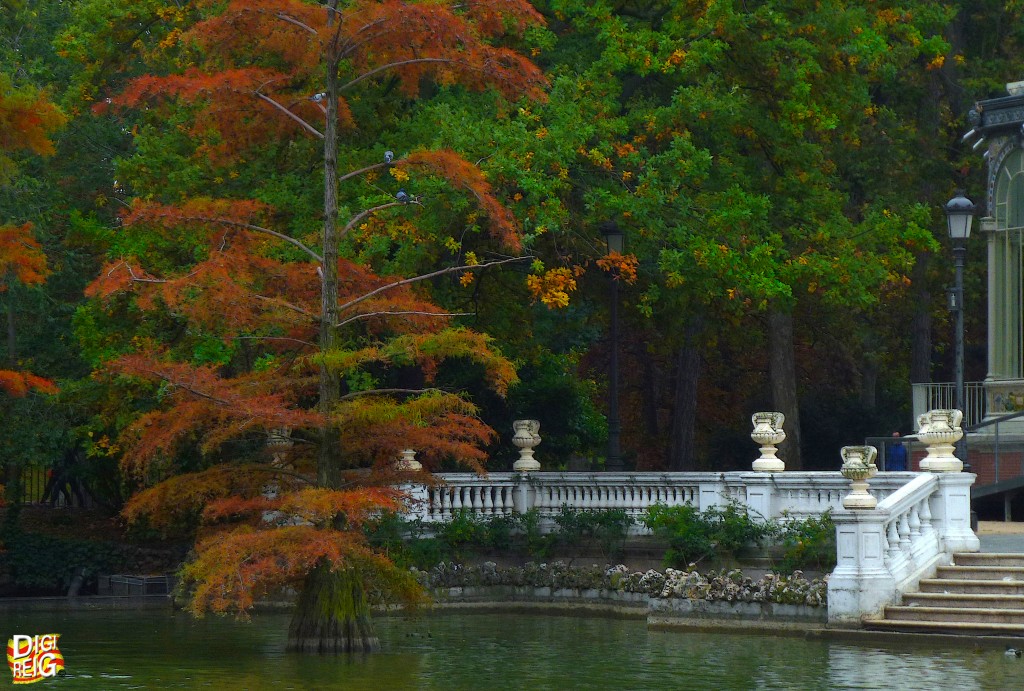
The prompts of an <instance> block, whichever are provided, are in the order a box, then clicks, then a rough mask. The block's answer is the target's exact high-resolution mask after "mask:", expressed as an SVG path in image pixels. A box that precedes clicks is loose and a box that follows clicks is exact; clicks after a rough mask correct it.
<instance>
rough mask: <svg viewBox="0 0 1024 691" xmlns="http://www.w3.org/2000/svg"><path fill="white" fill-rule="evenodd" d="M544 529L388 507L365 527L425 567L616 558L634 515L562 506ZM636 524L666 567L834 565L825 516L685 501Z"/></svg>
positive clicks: (531, 523) (654, 510) (375, 539)
mask: <svg viewBox="0 0 1024 691" xmlns="http://www.w3.org/2000/svg"><path fill="white" fill-rule="evenodd" d="M551 522H552V525H551V528H550V530H548V531H547V532H541V530H540V514H539V513H538V512H537V511H536V510H531V511H529V512H527V513H525V514H512V515H509V516H489V517H484V516H479V515H476V514H473V513H471V512H469V511H465V510H463V511H459V512H457V513H456V515H455V516H454V517H453V518H451V519H450V520H448V521H442V522H439V523H425V522H423V521H421V520H418V519H416V520H408V519H405V518H403V517H402V516H399V515H397V514H393V513H387V514H383V515H381V516H380V517H379V518H377V519H376V520H375V521H373V522H372V523H370V524H369V525H367V527H366V531H367V534H368V535H369V536H370V541H371V543H373V544H374V545H375V546H378V547H380V548H382V549H384V550H385V551H386V552H387V553H388V554H389V556H391V557H392V558H393V559H395V561H396V562H397V563H399V564H401V565H403V566H415V567H416V568H418V569H421V570H423V569H430V568H432V567H434V566H435V565H437V564H439V563H442V562H455V563H466V562H468V561H472V560H474V559H478V558H480V557H494V556H501V555H512V556H517V557H530V558H534V559H549V558H552V557H553V556H554V555H557V556H558V557H559V558H562V559H566V558H568V559H575V558H578V557H582V556H584V555H587V556H591V555H593V554H594V553H595V552H596V553H598V554H600V556H601V557H602V558H603V559H604V561H605V562H606V563H614V562H615V561H616V560H618V559H621V558H622V555H623V548H624V546H625V543H626V539H627V535H628V533H629V529H630V527H631V526H633V523H634V521H633V518H632V517H630V516H629V515H628V514H627V513H626V512H625V511H623V510H622V509H609V510H603V511H600V510H594V511H581V510H574V509H570V508H568V507H564V506H563V507H562V509H561V510H560V511H559V512H558V513H556V514H555V515H554V516H553V517H552V521H551ZM641 522H642V523H643V524H644V525H645V526H646V527H647V528H649V529H650V530H651V532H652V533H653V535H654V537H655V538H657V539H658V540H659V541H661V542H663V543H665V544H666V546H667V547H666V551H665V555H664V560H663V561H664V564H665V566H668V567H672V568H678V569H688V570H689V569H690V566H691V565H692V564H695V563H699V562H702V561H714V560H719V561H721V560H725V561H729V560H734V559H736V557H737V556H738V555H740V554H741V553H742V554H743V555H744V556H751V555H761V554H766V555H768V556H769V557H770V559H771V565H772V568H773V569H775V570H777V571H778V572H779V573H790V572H792V571H794V570H797V569H813V570H816V571H827V570H829V569H831V568H832V567H834V566H835V525H834V524H833V523H832V519H831V516H830V515H828V514H826V515H824V516H821V517H819V518H813V517H812V518H807V519H803V520H793V519H786V520H782V521H774V520H772V521H766V520H763V519H761V518H759V517H754V516H750V515H749V514H748V513H747V512H746V511H745V510H743V509H742V508H741V507H738V506H736V505H729V506H726V507H725V508H712V509H708V510H705V511H699V510H697V509H696V508H694V507H693V506H691V505H689V504H683V505H681V506H664V505H657V506H653V507H651V508H650V509H649V510H648V511H647V514H646V515H645V516H643V518H642V519H641Z"/></svg>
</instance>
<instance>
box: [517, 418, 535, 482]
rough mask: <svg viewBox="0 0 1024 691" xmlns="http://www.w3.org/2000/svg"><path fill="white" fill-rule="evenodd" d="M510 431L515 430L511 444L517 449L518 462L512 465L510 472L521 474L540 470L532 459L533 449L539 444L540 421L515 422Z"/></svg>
mask: <svg viewBox="0 0 1024 691" xmlns="http://www.w3.org/2000/svg"><path fill="white" fill-rule="evenodd" d="M512 429H513V430H515V435H513V437H512V443H513V444H515V445H516V446H518V447H519V460H517V461H516V462H515V463H513V464H512V470H515V471H517V472H521V473H526V472H529V471H531V470H540V463H539V462H538V461H537V459H535V458H534V457H533V447H535V446H537V445H538V444H540V434H539V433H540V421H538V420H515V421H514V422H513V423H512Z"/></svg>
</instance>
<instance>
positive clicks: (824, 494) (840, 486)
mask: <svg viewBox="0 0 1024 691" xmlns="http://www.w3.org/2000/svg"><path fill="white" fill-rule="evenodd" d="M915 475H916V473H909V472H906V473H882V474H880V475H878V476H877V477H876V478H875V480H874V481H873V483H872V486H871V491H872V494H873V495H874V496H875V497H877V498H878V499H879V500H884V499H885V498H886V497H888V496H889V495H891V494H893V493H894V492H896V491H897V490H898V489H899V488H900V487H902V486H903V485H905V484H906V483H907V482H909V481H910V480H911V479H913V478H914V477H915ZM434 477H435V479H437V480H438V481H439V482H440V483H441V484H438V485H436V486H431V487H414V488H409V489H408V491H409V494H410V496H411V498H412V501H411V502H410V515H411V516H412V517H414V518H419V519H421V520H423V521H425V522H428V523H434V522H439V521H447V520H450V519H451V518H452V516H453V515H454V514H455V513H457V512H459V511H468V512H470V513H471V514H473V515H476V516H481V517H489V516H507V515H511V514H516V513H526V512H527V511H529V510H531V509H536V511H537V512H538V513H539V514H540V517H541V519H542V520H541V529H542V530H543V529H549V528H550V527H551V526H552V525H553V518H554V516H556V515H557V514H558V513H559V512H560V511H561V510H562V509H563V507H565V508H568V509H573V510H583V511H602V510H608V509H622V510H624V511H626V513H627V514H628V515H630V516H632V517H633V518H634V519H639V518H640V517H642V516H643V515H644V514H645V513H646V512H647V509H649V508H650V507H652V506H654V505H655V504H664V505H666V506H679V505H682V504H690V505H691V506H693V507H694V508H696V509H698V510H701V511H704V510H706V509H709V508H711V507H716V506H717V507H721V506H725V505H727V504H729V503H730V502H735V503H737V504H739V505H740V506H744V507H746V508H747V510H748V511H750V512H751V513H752V514H753V515H755V516H759V517H763V518H766V519H783V520H785V519H787V518H796V519H800V518H807V517H809V516H820V515H821V514H823V513H825V512H826V511H829V510H836V509H840V508H842V498H843V495H844V494H846V492H848V490H849V483H848V482H847V481H846V479H845V478H843V477H842V476H840V475H839V474H838V473H836V472H786V473H756V472H731V473H547V472H531V473H491V474H489V475H486V476H483V477H481V476H479V475H475V474H473V473H438V474H435V475H434ZM633 532H634V534H642V533H644V532H646V528H645V527H644V526H642V525H639V524H637V525H635V526H634V528H633Z"/></svg>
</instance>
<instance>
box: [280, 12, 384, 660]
mask: <svg viewBox="0 0 1024 691" xmlns="http://www.w3.org/2000/svg"><path fill="white" fill-rule="evenodd" d="M338 5H339V0H330V2H329V3H328V6H327V26H328V32H329V34H330V35H329V36H328V42H327V45H326V47H325V53H326V55H325V61H324V62H325V70H326V75H325V83H324V86H325V89H324V91H325V92H326V94H327V98H326V101H327V103H326V107H327V108H326V109H327V114H326V121H325V123H324V227H323V237H322V243H323V248H322V250H323V258H324V261H323V264H322V265H321V266H320V271H321V280H322V293H321V306H320V342H319V346H320V352H322V353H327V352H330V351H331V350H333V349H334V348H335V345H336V342H337V337H336V328H337V324H338V95H339V83H338V65H339V63H340V60H341V50H340V46H339V45H338V40H339V39H338V28H337V27H338V23H337V21H336V19H335V13H336V11H337V8H338ZM319 393H320V401H319V410H320V412H321V413H322V414H323V416H324V420H325V422H324V425H323V427H322V428H321V429H320V447H319V449H318V451H317V485H318V486H320V487H329V488H333V489H338V488H340V487H341V460H342V459H341V455H342V448H341V441H340V434H339V430H338V428H337V426H336V425H335V424H334V423H333V422H332V421H331V416H332V414H333V412H334V409H335V407H336V406H337V404H338V401H339V400H340V399H341V382H340V381H339V379H338V376H337V374H336V373H334V372H332V371H331V370H330V369H328V368H327V367H325V366H324V365H321V366H320V391H319ZM338 520H339V521H343V520H344V517H342V516H339V517H338ZM287 646H288V649H289V650H294V651H300V652H310V653H341V652H346V653H348V652H372V651H375V650H379V649H380V641H379V640H378V638H377V637H376V635H374V633H373V626H372V624H371V622H370V610H369V606H368V604H367V601H366V593H365V590H364V588H363V583H362V579H361V578H360V575H359V572H358V570H356V569H353V568H351V567H349V566H345V565H337V564H329V563H326V562H325V563H321V564H319V565H318V566H317V567H316V568H315V569H314V570H313V571H311V572H310V573H309V575H308V576H306V581H305V583H303V586H302V593H301V595H300V597H299V602H298V604H297V605H296V608H295V612H294V614H293V615H292V622H291V625H290V626H289V629H288V644H287Z"/></svg>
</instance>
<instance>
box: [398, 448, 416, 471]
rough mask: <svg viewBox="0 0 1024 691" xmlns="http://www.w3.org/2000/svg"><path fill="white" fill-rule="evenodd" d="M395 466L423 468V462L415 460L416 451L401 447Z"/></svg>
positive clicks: (410, 468) (401, 468)
mask: <svg viewBox="0 0 1024 691" xmlns="http://www.w3.org/2000/svg"><path fill="white" fill-rule="evenodd" d="M395 468H396V469H398V470H423V464H422V463H420V462H419V461H417V460H416V451H414V450H413V449H403V450H402V454H401V456H399V459H398V463H396V464H395Z"/></svg>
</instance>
